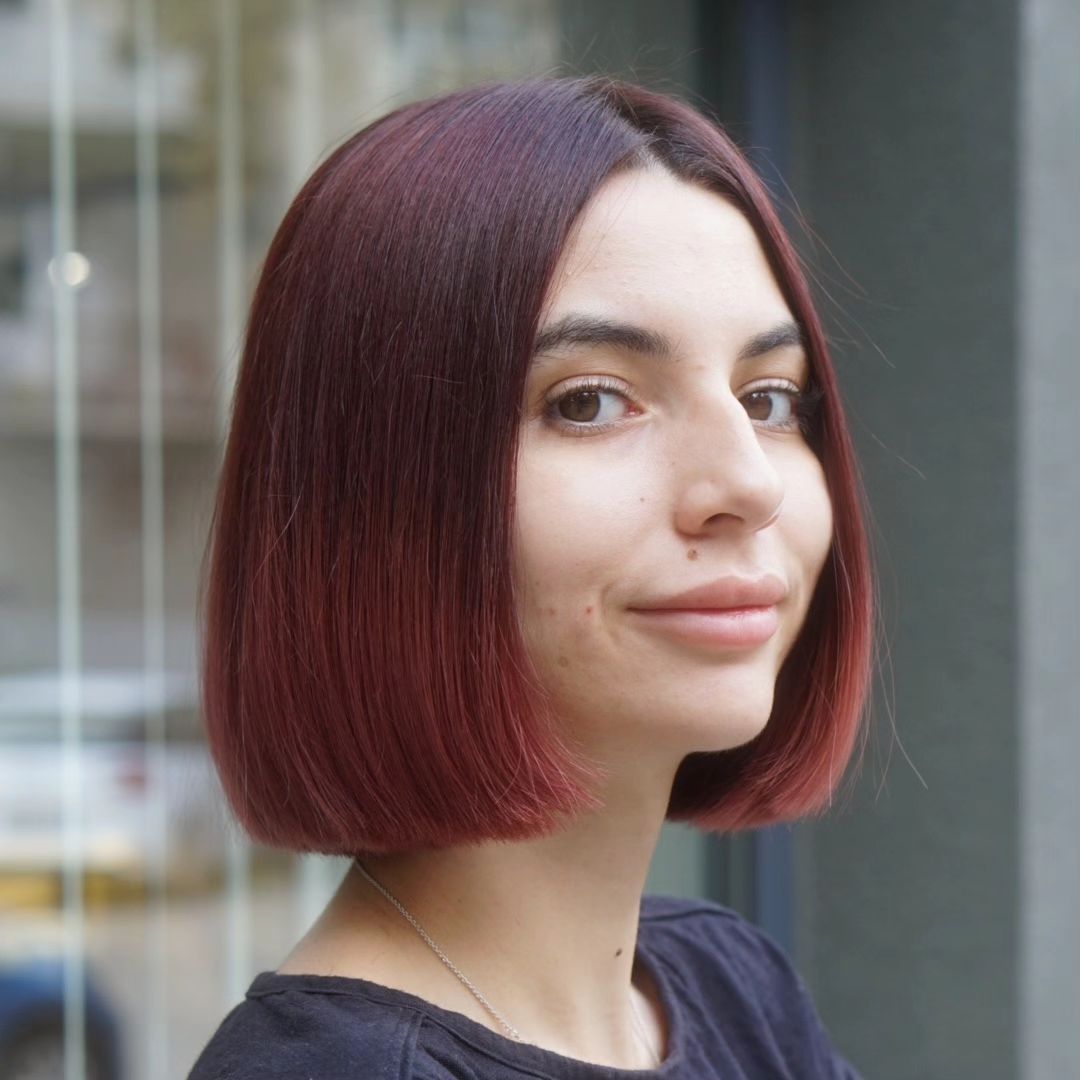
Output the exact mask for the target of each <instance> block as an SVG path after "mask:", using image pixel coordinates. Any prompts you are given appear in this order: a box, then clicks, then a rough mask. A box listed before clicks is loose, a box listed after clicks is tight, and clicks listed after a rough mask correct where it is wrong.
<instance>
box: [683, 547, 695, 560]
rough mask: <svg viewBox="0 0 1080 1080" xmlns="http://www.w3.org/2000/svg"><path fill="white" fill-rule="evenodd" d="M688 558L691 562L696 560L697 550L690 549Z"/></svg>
mask: <svg viewBox="0 0 1080 1080" xmlns="http://www.w3.org/2000/svg"><path fill="white" fill-rule="evenodd" d="M686 557H687V558H688V559H690V560H693V559H696V558H697V548H691V549H690V550H689V551H688V552H687V553H686Z"/></svg>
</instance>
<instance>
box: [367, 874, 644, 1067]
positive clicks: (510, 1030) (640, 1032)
mask: <svg viewBox="0 0 1080 1080" xmlns="http://www.w3.org/2000/svg"><path fill="white" fill-rule="evenodd" d="M353 865H354V866H355V867H356V869H357V870H359V871H360V873H361V874H363V875H364V877H366V878H367V879H368V881H370V882H371V884H372V885H374V886H375V888H376V889H378V890H379V892H381V893H382V894H383V896H385V897H386V899H387V900H389V901H390V903H392V904H393V905H394V907H396V908H397V909H398V911H400V912H401V914H402V915H404V916H405V918H406V919H408V920H409V922H410V923H412V925H413V928H414V929H415V930H416V932H417V933H418V934H419V935H420V936H421V937H422V938H423V939H424V941H426V942H427V943H428V945H429V946H430V947H431V949H432V950H433V951H434V952H435V954H436V955H437V956H438V957H439V959H440V960H441V961H442V962H443V963H444V964H445V965H446V966H447V967H448V968H449V969H450V970H451V971H452V972H453V973H454V974H455V975H456V976H457V977H458V979H459V980H460V981H461V982H462V983H463V984H464V986H465V987H466V989H467V990H468V991H469V993H471V994H472V995H473V997H475V998H476V1000H477V1001H479V1002H480V1004H481V1005H483V1006H484V1008H485V1009H487V1011H488V1012H489V1013H491V1015H492V1016H493V1017H495V1019H496V1020H497V1021H498V1022H499V1023H500V1024H501V1025H502V1027H503V1029H504V1030H505V1031H506V1032H507V1034H509V1036H510V1038H512V1039H515V1040H516V1041H517V1042H521V1035H520V1034H519V1033H518V1031H517V1029H516V1028H514V1027H512V1026H511V1025H510V1024H509V1023H507V1021H506V1020H505V1019H504V1018H503V1017H502V1015H501V1014H500V1013H498V1012H496V1010H495V1008H494V1006H492V1005H491V1003H490V1002H489V1001H488V999H487V998H486V997H484V995H483V994H481V993H480V991H479V990H477V989H476V987H475V986H473V984H472V983H471V982H470V981H469V979H468V978H467V977H466V976H465V975H464V974H463V973H462V972H461V971H460V970H459V969H458V967H457V965H456V964H455V963H454V962H453V961H452V960H451V959H450V957H448V956H447V955H446V953H444V952H443V951H442V949H440V948H439V946H438V945H436V944H435V942H434V941H432V940H431V936H430V935H429V934H428V932H427V931H426V930H425V929H424V928H423V927H422V926H421V925H420V924H419V923H418V922H417V921H416V919H414V918H413V916H412V915H411V914H410V913H409V912H408V911H407V910H406V909H405V905H404V904H403V903H402V902H401V901H400V900H398V898H397V897H396V896H394V895H393V894H392V893H391V892H390V890H389V889H387V888H385V887H384V886H383V885H381V884H380V883H379V882H378V881H376V880H375V879H374V878H373V877H372V876H371V874H369V873H368V872H367V870H365V869H364V867H363V866H361V865H360V860H359V859H353ZM630 1009H631V1012H632V1013H633V1017H634V1032H635V1034H636V1035H637V1038H638V1041H639V1042H640V1043H641V1044H642V1046H644V1047H645V1049H646V1051H648V1053H649V1054H650V1055H651V1056H652V1059H653V1065H654V1066H659V1065H660V1053H659V1051H658V1050H657V1049H656V1047H655V1046H653V1044H652V1042H651V1041H650V1040H649V1039H648V1037H647V1036H646V1035H645V1032H644V1029H643V1026H642V1023H641V1017H640V1016H639V1015H638V1010H637V1005H635V1004H634V996H633V994H631V995H630Z"/></svg>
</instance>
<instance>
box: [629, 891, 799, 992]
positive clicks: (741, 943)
mask: <svg viewBox="0 0 1080 1080" xmlns="http://www.w3.org/2000/svg"><path fill="white" fill-rule="evenodd" d="M641 924H642V927H643V933H644V936H646V937H647V938H649V939H650V940H651V941H655V942H656V943H657V944H658V945H659V946H660V951H661V952H662V953H671V952H674V951H678V952H680V954H681V955H680V960H683V961H684V962H685V961H687V960H690V961H691V962H692V963H693V966H694V970H695V973H696V974H697V975H698V976H699V977H713V978H721V979H725V981H726V979H727V977H728V976H731V977H734V978H735V979H736V980H737V982H738V984H739V986H740V987H742V988H744V989H747V990H749V989H751V988H752V989H753V990H754V991H755V992H756V994H757V996H758V997H759V998H762V999H763V1000H764V1001H765V1002H766V1003H767V1002H768V1001H770V1000H773V999H777V998H779V999H784V998H788V997H795V998H799V997H801V996H802V995H804V994H805V993H806V987H805V986H804V984H803V981H802V979H801V977H800V976H799V974H798V972H797V971H796V969H795V967H794V966H793V965H792V963H791V961H790V960H789V958H788V956H787V954H786V953H785V952H784V950H783V949H782V948H781V947H780V946H779V945H778V944H777V943H776V941H774V940H773V938H772V937H770V936H769V934H767V933H766V932H765V931H764V930H762V929H761V928H760V927H759V926H756V925H755V924H754V923H752V922H751V921H750V920H749V919H747V918H745V917H744V916H742V915H740V914H739V913H738V912H737V911H735V910H734V909H733V908H729V907H726V906H725V905H723V904H721V903H718V902H717V901H715V900H704V899H697V898H693V899H687V898H683V897H676V896H664V895H660V894H647V895H645V896H644V897H642V905H641Z"/></svg>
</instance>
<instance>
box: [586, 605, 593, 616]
mask: <svg viewBox="0 0 1080 1080" xmlns="http://www.w3.org/2000/svg"><path fill="white" fill-rule="evenodd" d="M585 614H586V615H591V614H592V608H591V607H587V608H586V609H585Z"/></svg>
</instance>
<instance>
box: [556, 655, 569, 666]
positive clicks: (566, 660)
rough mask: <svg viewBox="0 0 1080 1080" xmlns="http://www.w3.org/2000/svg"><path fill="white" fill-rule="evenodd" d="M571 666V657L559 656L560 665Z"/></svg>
mask: <svg viewBox="0 0 1080 1080" xmlns="http://www.w3.org/2000/svg"><path fill="white" fill-rule="evenodd" d="M569 666H570V659H569V657H566V656H560V657H559V667H569Z"/></svg>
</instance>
